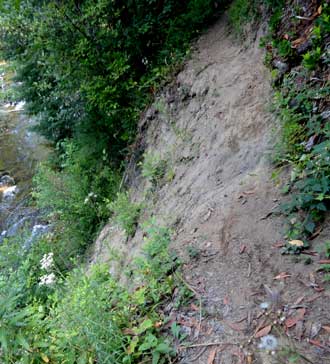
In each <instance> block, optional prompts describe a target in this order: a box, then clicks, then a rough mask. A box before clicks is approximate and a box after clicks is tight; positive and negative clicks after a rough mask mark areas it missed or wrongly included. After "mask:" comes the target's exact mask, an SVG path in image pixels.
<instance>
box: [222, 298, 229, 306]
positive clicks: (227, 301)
mask: <svg viewBox="0 0 330 364" xmlns="http://www.w3.org/2000/svg"><path fill="white" fill-rule="evenodd" d="M223 304H224V305H229V298H228V296H225V297H224V299H223Z"/></svg>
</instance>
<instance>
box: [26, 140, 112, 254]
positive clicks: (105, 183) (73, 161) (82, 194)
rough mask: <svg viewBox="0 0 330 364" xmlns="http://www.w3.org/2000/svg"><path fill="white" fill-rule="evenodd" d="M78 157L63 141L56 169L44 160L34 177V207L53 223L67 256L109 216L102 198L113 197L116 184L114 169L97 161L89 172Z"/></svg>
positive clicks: (81, 246) (78, 251) (77, 250)
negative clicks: (97, 163) (35, 205)
mask: <svg viewBox="0 0 330 364" xmlns="http://www.w3.org/2000/svg"><path fill="white" fill-rule="evenodd" d="M62 147H63V146H62ZM79 157H80V155H79V153H77V151H76V149H75V146H74V145H73V144H71V143H67V144H66V145H65V154H63V155H62V159H61V161H60V166H59V169H58V168H57V169H56V166H51V165H50V164H47V163H46V164H43V165H40V167H39V170H38V172H37V174H36V176H35V177H34V185H35V188H34V191H33V196H34V198H35V200H36V203H37V206H38V207H39V208H40V209H42V210H43V211H44V212H45V214H46V215H47V217H48V219H49V220H50V221H51V222H52V223H53V225H54V226H55V234H56V235H57V237H58V240H60V241H61V242H62V245H63V250H64V251H65V252H66V253H64V251H63V256H66V257H67V259H69V258H70V257H71V258H73V257H75V256H76V255H77V254H81V253H82V252H83V251H84V249H85V247H86V245H87V244H88V243H90V242H91V241H92V239H93V238H94V234H95V233H96V232H97V231H98V228H99V227H100V225H101V224H102V223H103V222H104V221H105V220H106V219H107V218H108V217H109V216H110V213H109V210H108V209H107V208H106V202H105V201H104V198H105V196H106V197H107V198H113V196H115V193H116V190H117V186H118V185H119V174H118V172H116V171H112V170H111V169H110V168H108V167H105V166H102V163H100V168H98V167H97V166H95V167H94V170H95V173H92V172H91V170H89V169H87V170H85V169H84V162H83V160H82V159H79Z"/></svg>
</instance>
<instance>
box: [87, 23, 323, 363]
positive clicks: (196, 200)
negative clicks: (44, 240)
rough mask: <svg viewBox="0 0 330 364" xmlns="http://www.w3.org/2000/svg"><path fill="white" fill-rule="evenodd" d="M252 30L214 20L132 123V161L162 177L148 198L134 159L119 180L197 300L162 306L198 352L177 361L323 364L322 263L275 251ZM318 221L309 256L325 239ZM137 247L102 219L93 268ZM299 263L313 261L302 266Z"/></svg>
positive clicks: (264, 117)
mask: <svg viewBox="0 0 330 364" xmlns="http://www.w3.org/2000/svg"><path fill="white" fill-rule="evenodd" d="M262 32H263V30H262V29H261V30H260V31H259V32H258V34H257V37H256V40H250V41H249V42H248V43H245V44H244V45H242V44H240V43H238V42H237V41H235V39H234V38H233V36H232V35H231V34H229V32H228V30H227V25H226V21H225V20H223V19H222V20H221V21H219V22H218V23H217V24H215V25H214V26H213V27H212V28H211V29H210V30H209V31H208V32H207V33H206V34H204V35H203V36H201V38H200V39H199V41H198V42H197V44H196V49H195V50H194V52H193V54H192V56H191V59H190V60H189V61H188V62H187V63H186V65H185V66H184V68H183V70H182V71H181V72H180V73H179V74H178V75H177V77H176V79H175V81H173V83H172V84H171V85H169V86H168V87H167V88H166V89H165V90H164V91H163V92H162V94H161V95H159V97H158V98H157V100H156V101H155V103H154V104H153V105H152V106H151V108H150V109H149V110H147V112H146V114H145V116H144V117H143V118H142V120H141V124H140V129H141V137H140V139H139V141H138V143H137V151H136V154H135V156H136V158H137V159H138V156H139V155H140V154H139V153H141V151H147V152H150V153H154V154H155V155H157V154H159V155H160V156H161V157H162V158H163V159H165V160H166V161H167V165H168V170H169V171H170V173H168V175H167V176H166V177H165V178H164V179H163V181H162V183H161V184H160V185H159V186H158V188H157V189H156V191H154V192H153V193H152V194H150V193H149V194H147V195H146V191H147V190H148V189H149V190H150V185H148V183H147V182H146V181H145V179H144V178H142V176H141V173H140V167H139V166H138V165H136V163H135V160H134V159H133V162H132V163H131V165H130V170H129V172H128V175H127V181H128V183H129V184H130V186H131V193H132V198H133V199H134V200H136V201H142V200H144V201H145V199H147V203H148V207H147V208H146V211H145V212H144V215H143V216H141V222H142V221H144V220H145V219H146V218H148V217H150V216H153V217H154V218H155V219H156V220H157V221H158V222H159V223H162V224H167V225H170V226H171V227H172V228H173V231H174V234H173V243H172V248H173V249H174V250H175V251H176V252H177V253H178V254H179V255H180V256H181V257H182V259H183V260H184V262H185V264H184V281H185V284H187V285H189V286H190V287H191V288H192V290H193V291H195V292H196V293H197V296H196V298H197V299H196V302H195V303H196V304H195V305H194V304H193V305H191V307H190V308H188V309H187V310H185V311H184V312H177V311H176V310H174V309H173V308H171V307H170V308H168V311H169V312H168V313H169V314H170V316H171V318H172V319H173V321H174V320H175V321H177V322H179V323H181V325H182V327H183V330H184V331H185V332H186V333H187V334H188V335H189V341H190V342H192V343H193V344H197V345H200V346H197V347H192V348H185V349H181V356H180V359H179V362H180V363H182V364H183V363H186V364H188V363H203V364H204V363H208V364H212V363H225V364H231V363H232V364H234V363H248V364H252V363H281V364H282V363H283V364H284V363H289V362H290V361H289V360H293V358H294V357H295V355H296V354H295V353H299V354H300V355H301V356H300V357H298V358H297V360H296V361H291V362H294V363H315V364H323V363H330V341H329V331H330V310H329V308H330V306H329V289H328V287H327V285H326V284H323V283H322V282H321V281H320V275H319V273H317V268H318V267H319V264H318V261H319V259H320V256H319V255H315V256H308V255H303V256H299V257H292V256H283V255H281V253H280V249H279V245H280V244H279V243H281V242H283V241H284V234H285V226H284V222H285V221H284V218H283V217H281V216H280V214H279V213H278V210H279V205H280V203H281V199H282V196H281V194H280V192H279V188H278V186H276V185H275V182H274V181H273V180H272V178H271V175H272V172H273V166H272V164H271V156H272V153H273V145H274V141H275V139H276V133H275V132H274V130H273V129H274V127H275V129H276V119H275V116H274V115H273V113H272V112H270V111H269V110H270V104H271V99H272V90H271V86H270V84H271V82H270V76H269V72H268V70H267V69H266V68H265V66H264V65H263V58H264V54H263V50H261V49H260V48H259V38H260V35H261V34H262ZM169 175H170V176H171V178H170V177H169ZM145 196H147V198H146V197H145ZM328 225H329V224H327V223H326V224H325V226H324V229H323V231H322V232H321V234H320V235H319V237H318V238H317V239H315V241H314V242H313V249H314V250H315V247H317V246H318V244H319V243H321V242H324V240H325V239H326V238H327V237H329V231H330V227H329V226H328ZM142 243H143V232H142V230H141V229H140V228H138V230H137V232H136V234H135V236H134V237H133V238H132V239H129V240H128V241H126V238H125V236H124V233H123V232H122V231H120V229H118V228H117V227H115V226H113V225H112V224H111V222H110V223H109V224H108V225H107V226H106V227H105V228H104V230H103V231H102V232H101V234H100V237H99V239H98V240H97V242H96V244H95V246H94V251H93V254H92V257H91V263H93V262H100V261H101V262H107V263H108V264H109V266H110V268H111V271H112V272H113V273H114V274H118V275H120V272H121V270H122V267H123V266H125V265H126V264H127V263H128V262H129V261H130V260H131V259H133V257H134V256H136V255H137V254H139V252H140V248H141V244H142ZM114 253H116V254H114ZM114 256H115V258H113V257H114ZM308 257H310V258H311V260H312V263H311V264H309V265H306V264H304V262H305V260H306V258H308ZM284 273H286V274H284ZM323 288H325V289H324V290H323ZM199 297H200V298H201V301H202V310H201V311H200V309H199V305H198V298H199ZM262 302H266V303H267V304H269V308H268V309H267V310H263V309H262V308H260V303H262ZM297 317H298V318H297ZM295 318H297V319H295ZM290 320H291V321H290ZM270 326H271V327H270ZM265 327H266V329H265V330H264V332H265V333H266V332H267V331H270V330H271V331H270V334H271V335H274V336H275V337H276V339H277V340H278V346H277V347H276V348H275V350H272V349H270V350H265V349H260V348H259V347H258V345H259V344H260V342H261V339H260V338H256V337H255V336H258V335H261V334H262V333H260V332H259V331H260V330H261V329H263V328H265ZM256 332H259V333H258V334H257V335H255V334H256ZM206 343H217V345H209V346H204V344H206ZM213 357H214V358H213Z"/></svg>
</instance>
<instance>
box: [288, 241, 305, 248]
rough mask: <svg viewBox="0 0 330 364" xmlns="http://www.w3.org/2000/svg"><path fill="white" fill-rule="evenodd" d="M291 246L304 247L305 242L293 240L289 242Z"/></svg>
mask: <svg viewBox="0 0 330 364" xmlns="http://www.w3.org/2000/svg"><path fill="white" fill-rule="evenodd" d="M289 244H290V245H293V246H298V247H300V246H304V242H303V241H301V240H291V241H289Z"/></svg>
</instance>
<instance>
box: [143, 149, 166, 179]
mask: <svg viewBox="0 0 330 364" xmlns="http://www.w3.org/2000/svg"><path fill="white" fill-rule="evenodd" d="M166 169H167V161H166V160H165V159H162V158H161V157H160V155H159V154H157V153H146V154H145V155H144V159H143V163H142V176H143V177H144V178H146V179H147V180H148V181H149V182H150V183H152V184H153V185H154V186H156V185H157V184H159V182H160V180H161V179H162V178H164V176H165V174H166Z"/></svg>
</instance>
